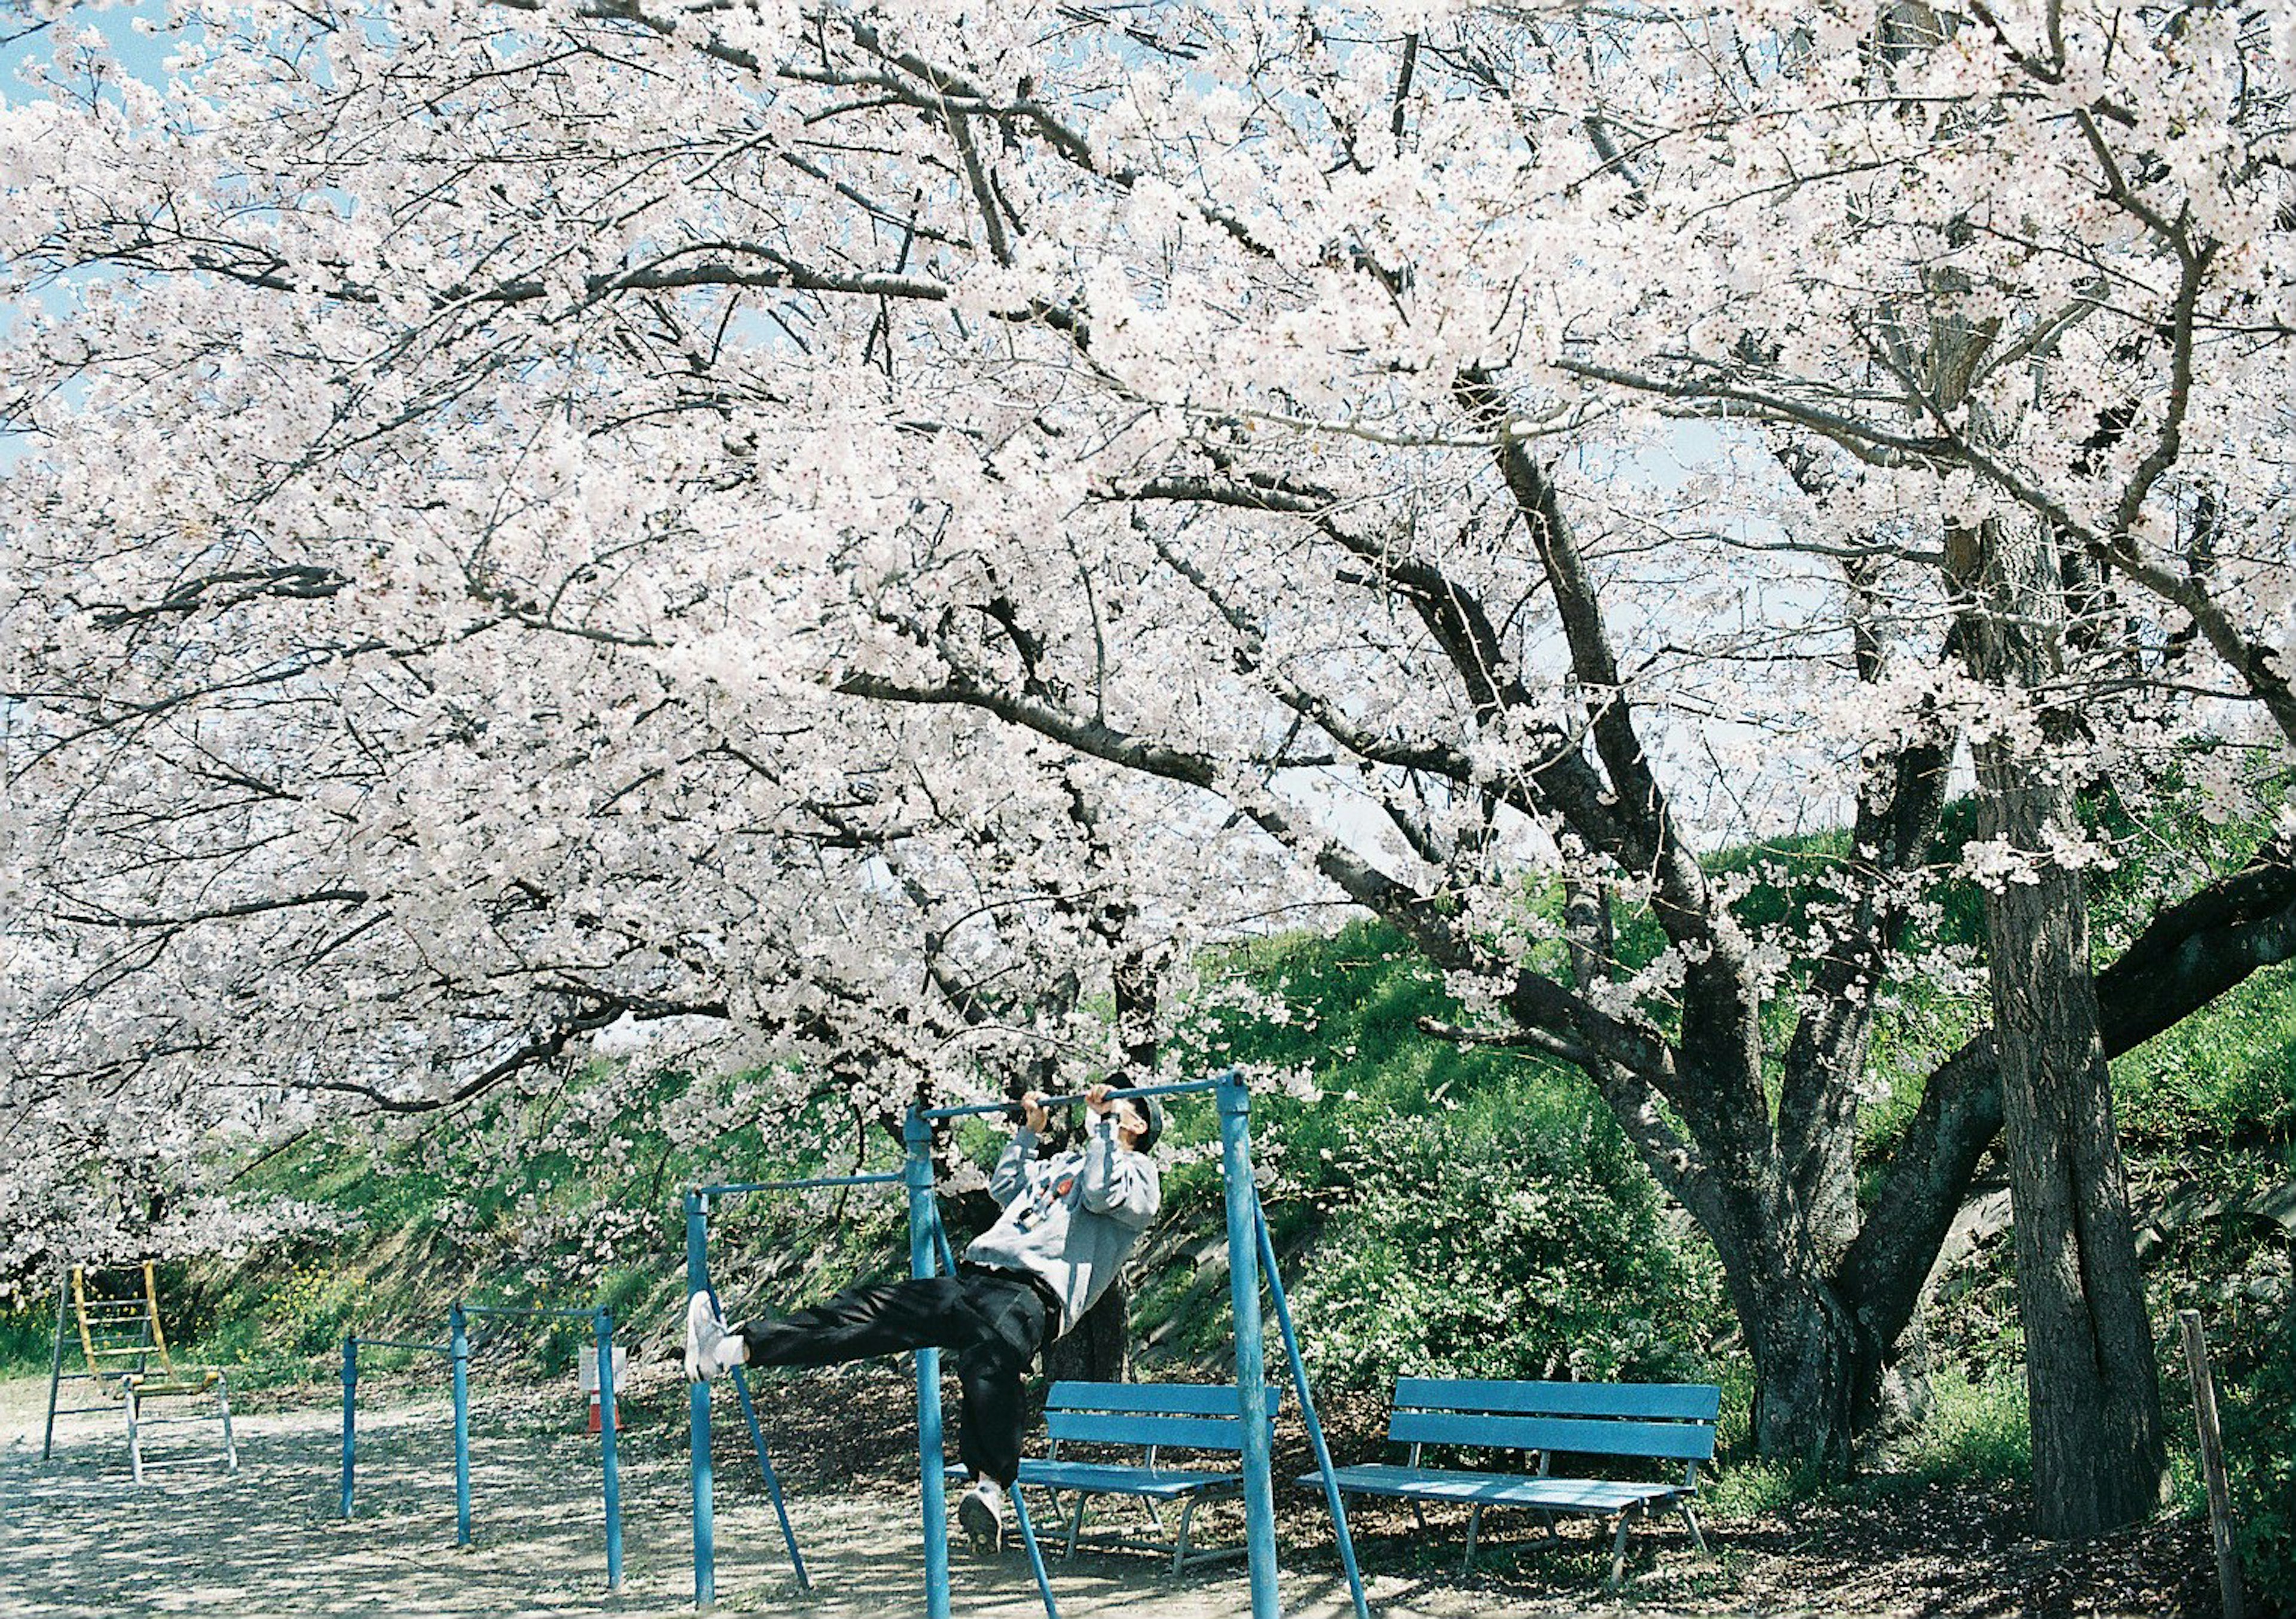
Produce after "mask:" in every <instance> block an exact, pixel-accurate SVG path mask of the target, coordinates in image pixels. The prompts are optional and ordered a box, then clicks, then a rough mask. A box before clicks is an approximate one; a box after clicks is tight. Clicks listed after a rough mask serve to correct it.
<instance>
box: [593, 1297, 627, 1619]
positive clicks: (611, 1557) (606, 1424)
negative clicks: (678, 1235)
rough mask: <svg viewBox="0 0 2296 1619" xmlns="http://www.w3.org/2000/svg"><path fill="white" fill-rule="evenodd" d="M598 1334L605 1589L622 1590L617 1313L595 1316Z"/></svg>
mask: <svg viewBox="0 0 2296 1619" xmlns="http://www.w3.org/2000/svg"><path fill="white" fill-rule="evenodd" d="M596 1325H597V1334H598V1435H599V1439H600V1441H601V1448H600V1456H599V1460H600V1463H601V1465H602V1466H603V1469H604V1472H605V1475H606V1589H607V1590H621V1589H622V1474H621V1468H620V1467H619V1460H620V1459H619V1456H618V1455H617V1454H616V1451H615V1445H614V1427H615V1422H614V1312H612V1311H611V1310H600V1311H598V1312H597V1314H596Z"/></svg>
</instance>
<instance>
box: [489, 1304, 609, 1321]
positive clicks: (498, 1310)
mask: <svg viewBox="0 0 2296 1619" xmlns="http://www.w3.org/2000/svg"><path fill="white" fill-rule="evenodd" d="M597 1313H598V1312H597V1311H596V1310H594V1309H590V1310H556V1309H552V1308H550V1307H549V1306H547V1305H542V1304H530V1305H529V1304H464V1305H463V1314H464V1315H571V1316H580V1317H582V1318H584V1319H586V1320H594V1319H595V1318H596V1316H597Z"/></svg>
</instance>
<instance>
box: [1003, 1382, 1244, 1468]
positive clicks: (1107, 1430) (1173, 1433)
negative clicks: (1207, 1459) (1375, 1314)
mask: <svg viewBox="0 0 2296 1619" xmlns="http://www.w3.org/2000/svg"><path fill="white" fill-rule="evenodd" d="M1282 1399H1283V1389H1282V1388H1280V1387H1278V1386H1275V1385H1273V1384H1270V1385H1269V1386H1268V1389H1267V1421H1268V1427H1269V1429H1270V1431H1271V1432H1272V1431H1273V1430H1274V1428H1275V1408H1276V1406H1277V1404H1278V1403H1279V1402H1281V1401H1282ZM1241 1403H1242V1401H1241V1397H1240V1396H1239V1394H1238V1392H1237V1389H1236V1386H1235V1385H1234V1384H1233V1383H1065V1382H1064V1383H1055V1384H1054V1385H1053V1386H1052V1392H1051V1393H1049V1394H1046V1396H1045V1426H1046V1428H1047V1429H1049V1430H1050V1431H1051V1434H1052V1438H1053V1443H1054V1447H1055V1449H1056V1450H1057V1447H1058V1446H1059V1445H1060V1444H1061V1443H1062V1441H1063V1440H1067V1441H1072V1442H1075V1443H1082V1444H1137V1445H1145V1446H1146V1447H1147V1448H1148V1449H1149V1451H1151V1452H1153V1451H1156V1450H1157V1449H1158V1448H1159V1447H1169V1448H1170V1449H1172V1450H1176V1451H1178V1450H1186V1451H1242V1449H1243V1418H1242V1412H1241V1411H1240V1410H1238V1407H1239V1406H1240V1405H1241Z"/></svg>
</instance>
